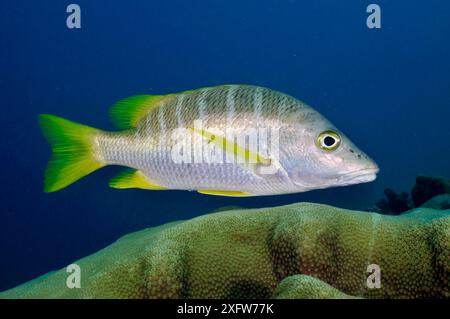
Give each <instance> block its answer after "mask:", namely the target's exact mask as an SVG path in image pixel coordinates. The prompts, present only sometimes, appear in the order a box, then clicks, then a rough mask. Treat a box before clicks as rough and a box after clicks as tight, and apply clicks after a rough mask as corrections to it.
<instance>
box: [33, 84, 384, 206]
mask: <svg viewBox="0 0 450 319" xmlns="http://www.w3.org/2000/svg"><path fill="white" fill-rule="evenodd" d="M110 116H111V119H112V121H113V122H114V124H115V125H116V127H117V129H118V130H117V131H114V132H112V131H104V130H100V129H96V128H93V127H90V126H86V125H83V124H78V123H75V122H72V121H69V120H67V119H64V118H61V117H58V116H55V115H50V114H40V116H39V122H40V126H41V128H42V131H43V134H44V135H45V137H46V138H47V140H48V142H49V144H50V145H51V147H52V156H51V158H50V160H49V162H48V165H47V168H46V171H45V178H44V191H45V192H55V191H58V190H61V189H63V188H65V187H67V186H69V185H70V184H72V183H74V182H75V181H77V180H79V179H80V178H82V177H84V176H86V175H88V174H90V173H92V172H94V171H95V170H97V169H100V168H102V167H104V166H107V165H119V166H123V167H125V169H124V170H123V171H121V172H120V173H119V174H118V175H117V176H115V177H113V178H112V179H111V180H110V182H109V186H111V187H112V188H116V189H128V188H138V189H145V190H188V191H197V192H199V193H201V194H206V195H216V196H232V197H246V196H265V195H281V194H290V193H300V192H305V191H310V190H314V189H323V188H328V187H336V186H346V185H352V184H359V183H366V182H371V181H373V180H375V179H376V174H377V173H378V171H379V168H378V166H377V164H376V163H375V162H374V161H373V160H372V159H371V158H370V157H369V156H368V155H366V154H365V153H364V152H363V151H361V150H360V149H359V148H358V147H357V146H356V145H355V144H353V142H352V141H351V140H350V139H349V138H348V137H347V136H346V135H344V133H343V132H341V131H340V130H338V129H337V128H336V127H335V126H334V125H333V124H332V123H331V122H329V121H328V120H327V119H326V118H325V117H324V116H322V115H321V114H320V113H319V112H317V111H316V110H315V109H313V108H312V107H310V106H309V105H307V104H305V103H304V102H302V101H300V100H298V99H296V98H294V97H292V96H290V95H287V94H284V93H281V92H278V91H275V90H271V89H269V88H264V87H260V86H253V85H219V86H213V87H205V88H200V89H195V90H189V91H183V92H180V93H170V94H164V95H148V94H144V95H136V96H132V97H128V98H125V99H123V100H120V101H118V102H117V103H116V104H115V105H113V106H112V108H111V109H110Z"/></svg>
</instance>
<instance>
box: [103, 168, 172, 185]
mask: <svg viewBox="0 0 450 319" xmlns="http://www.w3.org/2000/svg"><path fill="white" fill-rule="evenodd" d="M109 186H110V187H112V188H119V189H124V188H141V189H151V190H163V189H166V188H165V187H163V186H159V185H156V184H155V183H154V182H152V181H151V180H150V179H149V178H148V177H147V176H145V175H144V173H142V172H141V171H138V170H136V169H133V168H129V169H126V170H125V171H123V172H120V173H119V174H118V175H117V176H115V177H114V178H113V179H111V181H110V182H109Z"/></svg>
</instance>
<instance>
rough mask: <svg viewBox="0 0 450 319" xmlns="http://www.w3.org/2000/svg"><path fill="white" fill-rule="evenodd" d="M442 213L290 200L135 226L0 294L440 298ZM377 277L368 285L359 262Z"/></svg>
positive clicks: (444, 282) (446, 223)
mask: <svg viewBox="0 0 450 319" xmlns="http://www.w3.org/2000/svg"><path fill="white" fill-rule="evenodd" d="M449 248H450V210H441V211H438V210H433V209H428V208H419V209H415V210H412V211H410V212H408V213H406V214H402V215H400V216H385V215H379V214H376V213H368V212H360V211H350V210H345V209H340V208H335V207H331V206H326V205H319V204H310V203H300V204H293V205H289V206H282V207H274V208H264V209H234V210H229V211H222V212H217V213H213V214H208V215H204V216H200V217H197V218H194V219H191V220H188V221H182V222H174V223H170V224H167V225H163V226H160V227H155V228H149V229H145V230H142V231H139V232H136V233H133V234H130V235H128V236H125V237H123V238H121V239H119V240H118V241H117V242H116V243H114V244H112V245H110V246H109V247H106V248H105V249H103V250H101V251H99V252H97V253H96V254H93V255H91V256H88V257H86V258H83V259H81V260H79V261H77V262H75V263H76V264H78V265H79V266H80V269H81V288H72V289H69V288H68V287H67V285H66V280H67V277H68V275H69V274H68V273H67V271H66V269H65V268H64V269H61V270H59V271H55V272H51V273H49V274H46V275H44V276H41V277H39V278H37V279H35V280H33V281H30V282H28V283H25V284H23V285H21V286H19V287H16V288H14V289H11V290H8V291H6V292H3V293H1V294H0V297H1V298H253V297H255V298H351V297H363V298H421V297H435V298H449V297H450V287H449V279H450V265H449V261H450V249H449ZM370 264H376V265H378V266H379V267H380V271H381V277H380V282H381V287H380V288H369V287H368V285H367V278H368V276H369V275H370V273H369V272H368V269H367V267H368V265H370Z"/></svg>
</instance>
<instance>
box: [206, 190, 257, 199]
mask: <svg viewBox="0 0 450 319" xmlns="http://www.w3.org/2000/svg"><path fill="white" fill-rule="evenodd" d="M197 192H199V193H200V194H205V195H216V196H231V197H246V196H253V195H252V194H250V193H246V192H239V191H217V190H198V191H197Z"/></svg>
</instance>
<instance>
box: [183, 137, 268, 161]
mask: <svg viewBox="0 0 450 319" xmlns="http://www.w3.org/2000/svg"><path fill="white" fill-rule="evenodd" d="M191 130H192V131H194V132H195V133H197V134H200V135H201V136H203V137H204V138H206V139H208V140H209V141H211V142H213V143H215V144H216V145H217V146H218V147H221V148H223V150H224V151H225V152H227V153H231V154H233V155H234V156H237V157H239V158H242V159H245V161H246V162H247V163H254V164H261V165H265V166H268V165H271V163H272V161H271V159H270V158H267V157H264V156H262V155H260V154H258V153H255V152H252V151H251V150H249V149H247V148H244V147H241V146H239V145H238V144H237V143H234V142H232V141H229V140H227V139H226V138H224V137H222V136H219V135H215V134H213V133H210V132H208V131H206V130H200V129H197V128H191Z"/></svg>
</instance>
